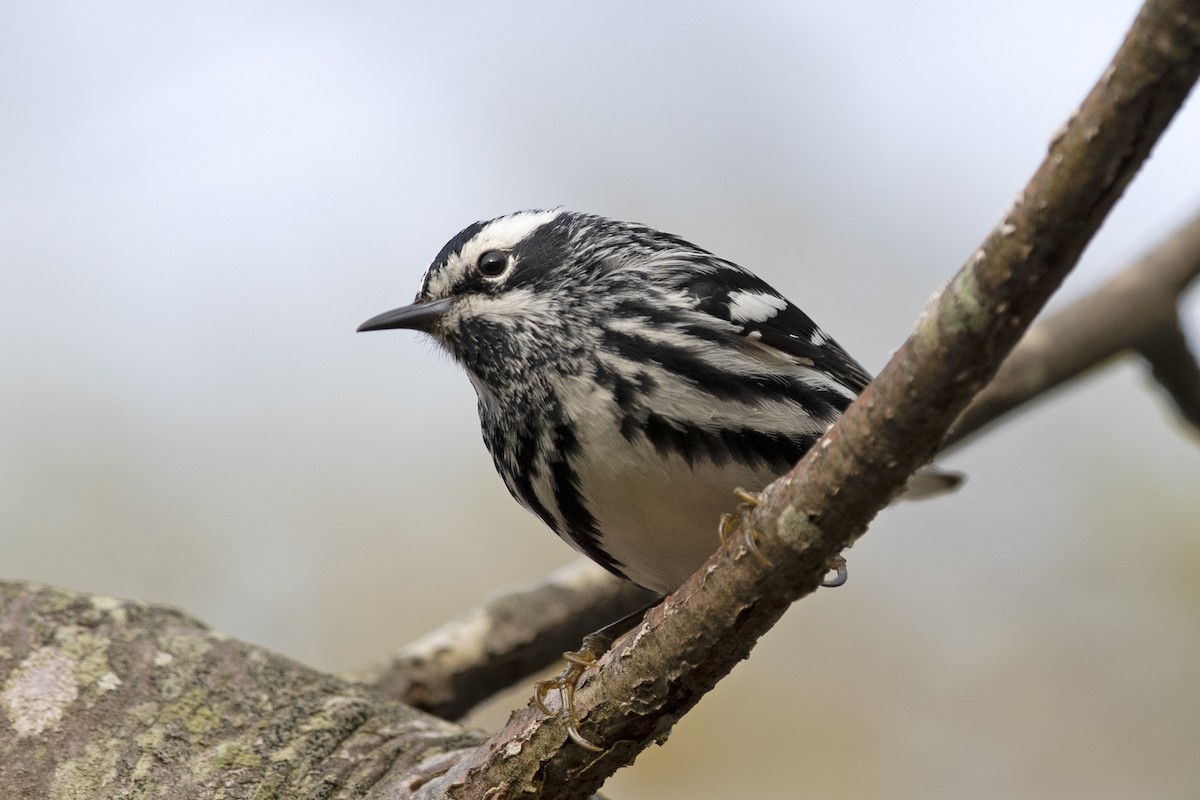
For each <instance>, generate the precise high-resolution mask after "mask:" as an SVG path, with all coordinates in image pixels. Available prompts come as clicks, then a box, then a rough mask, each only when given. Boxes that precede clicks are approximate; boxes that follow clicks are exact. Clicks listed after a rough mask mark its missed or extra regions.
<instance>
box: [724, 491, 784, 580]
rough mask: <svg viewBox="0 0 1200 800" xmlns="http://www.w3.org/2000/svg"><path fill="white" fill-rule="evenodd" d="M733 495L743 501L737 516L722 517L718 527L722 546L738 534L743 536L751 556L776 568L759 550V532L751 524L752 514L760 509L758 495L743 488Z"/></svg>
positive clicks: (766, 565) (744, 543) (743, 541)
mask: <svg viewBox="0 0 1200 800" xmlns="http://www.w3.org/2000/svg"><path fill="white" fill-rule="evenodd" d="M733 495H734V497H736V498H737V499H738V500H741V501H742V505H741V508H739V509H738V510H737V513H735V514H722V515H721V521H720V523H719V524H718V525H717V536H719V537H720V538H721V544H722V545H726V544H728V543H729V541H730V539H732V538H733V536H734V535H735V534H738V535H740V536H741V539H742V545H743V546H744V547H745V548H746V550H747V551H749V553H750V555H752V556H754V557H755V558H757V559H758V560H759V561H760V562H762V564H763V566H765V567H771V566H774V563H773V562H772V561H771V559H769V558H767V556H766V554H765V553H763V551H762V550H761V549H759V546H758V531H757V530H756V529H755V528H754V526H753V525H751V524H750V512H751V511H753V510H754V509H755V508H757V507H758V503H759V499H758V495H757V494H755V493H754V492H750V491H747V490H745V489H743V488H741V487H738V488H737V489H734V490H733Z"/></svg>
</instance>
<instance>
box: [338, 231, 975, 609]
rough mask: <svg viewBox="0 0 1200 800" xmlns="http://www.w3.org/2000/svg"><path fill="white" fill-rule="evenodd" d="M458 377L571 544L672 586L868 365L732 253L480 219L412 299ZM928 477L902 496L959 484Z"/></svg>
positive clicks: (530, 494) (795, 456)
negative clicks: (745, 494)
mask: <svg viewBox="0 0 1200 800" xmlns="http://www.w3.org/2000/svg"><path fill="white" fill-rule="evenodd" d="M385 328H411V329H415V330H418V331H423V332H425V333H427V334H429V335H431V336H432V337H433V338H434V339H435V340H436V341H437V342H438V343H439V344H440V345H442V346H443V347H444V348H445V349H446V350H447V351H449V353H450V354H451V355H452V356H453V357H454V359H455V360H456V361H458V362H459V363H460V364H462V366H463V367H464V368H465V369H466V371H467V375H468V376H469V377H470V379H471V383H473V384H474V386H475V391H476V393H477V394H478V396H479V419H480V422H481V423H482V426H483V439H484V442H485V443H486V444H487V448H488V450H489V451H490V452H491V454H492V459H493V461H494V462H495V465H496V470H497V472H499V473H500V476H501V477H502V478H503V479H504V482H505V484H506V485H507V486H508V490H509V491H510V492H511V493H512V495H513V497H515V498H516V499H517V500H518V501H519V502H520V503H521V504H522V505H524V506H525V507H526V508H528V509H529V510H530V511H532V512H533V513H534V514H536V515H537V516H538V517H540V518H541V519H542V521H543V522H545V523H546V524H547V525H549V526H550V527H551V528H552V529H553V530H554V531H555V532H556V533H557V534H558V535H559V536H561V537H562V538H563V539H565V540H566V541H567V542H569V543H570V544H571V545H572V546H574V547H575V548H576V549H577V550H579V551H581V552H582V553H584V554H585V555H587V556H588V557H589V558H591V559H593V560H594V561H596V562H598V563H599V564H601V565H603V566H604V567H605V568H607V569H608V570H610V571H611V572H613V573H615V574H617V575H619V576H621V577H623V578H627V579H629V580H631V581H633V582H635V583H637V584H640V585H641V586H644V587H646V588H648V589H652V590H654V591H655V592H658V593H660V594H665V593H667V592H670V591H672V590H674V589H675V588H677V587H678V586H679V585H680V584H681V583H683V581H684V580H685V579H686V578H687V577H688V576H689V575H691V574H692V573H693V572H695V571H696V570H697V569H698V568H699V567H700V565H701V564H703V563H704V562H705V560H707V558H708V557H709V556H710V555H712V553H713V552H714V551H715V550H716V549H717V544H718V542H717V537H716V535H715V534H714V526H715V524H716V522H717V520H718V519H719V517H720V516H721V513H722V512H723V511H726V510H728V508H729V506H730V505H731V496H732V495H731V493H732V492H733V491H734V489H735V488H738V487H745V488H746V489H748V490H750V491H754V492H756V491H758V490H760V489H762V488H763V487H765V486H766V485H767V484H768V483H770V482H771V481H773V480H774V479H775V478H777V477H779V476H780V475H782V474H783V473H784V472H786V471H787V470H788V469H790V468H791V467H792V466H793V465H794V464H795V463H796V462H797V461H798V460H799V459H800V457H801V456H802V455H803V454H804V452H805V451H806V450H807V449H808V448H809V447H810V446H812V444H813V443H814V442H815V441H816V440H817V439H818V438H819V437H820V436H821V435H822V434H823V433H824V432H825V430H826V429H827V428H828V427H829V426H830V425H832V424H833V422H834V421H835V420H836V419H837V417H838V415H839V414H841V412H842V411H843V410H844V409H845V408H846V407H847V406H848V405H849V404H850V402H851V401H852V400H853V399H854V398H855V397H856V396H857V395H858V393H859V392H860V391H862V389H863V388H864V387H865V386H866V385H867V383H868V382H869V381H870V380H871V376H870V375H869V374H868V373H867V372H866V370H864V369H863V368H862V367H861V366H860V365H859V364H858V362H856V361H855V360H854V359H853V358H851V357H850V356H849V355H848V354H847V353H846V351H845V350H843V349H842V348H841V347H840V346H839V345H838V344H837V342H835V341H834V340H833V339H831V338H830V337H829V336H828V335H827V334H825V332H824V331H822V330H821V329H820V328H818V327H817V326H816V324H815V323H814V322H813V321H812V320H811V319H810V318H809V317H808V315H806V314H805V313H804V312H803V311H801V310H800V309H799V308H797V307H796V306H795V305H793V304H792V303H790V302H789V301H788V300H787V299H786V298H784V297H783V296H782V295H780V294H779V292H777V291H775V290H774V289H772V288H771V287H770V286H769V285H768V284H767V283H765V282H764V281H763V280H762V279H760V278H758V277H757V276H755V275H754V274H753V273H751V272H750V271H748V270H746V269H743V268H742V267H740V266H738V265H737V264H734V263H731V262H729V261H726V260H724V259H721V258H718V257H717V256H714V255H713V254H712V253H709V252H708V251H706V250H702V249H701V248H699V247H696V246H695V245H693V244H691V243H689V242H686V241H684V240H683V239H680V238H679V237H676V236H672V235H670V234H667V233H662V232H661V231H657V230H654V229H652V228H648V227H645V226H642V225H636V224H632V223H627V222H617V221H614V220H610V219H606V218H604V217H598V216H594V215H591V214H580V213H574V212H569V211H563V210H553V211H522V212H518V213H515V214H510V215H508V216H505V217H499V218H497V219H494V220H491V221H488V222H477V223H475V224H473V225H470V226H468V227H467V228H465V229H464V230H462V231H461V232H460V233H459V234H458V235H457V236H455V237H454V238H453V239H451V240H450V241H449V242H447V243H446V245H445V247H443V248H442V251H441V252H440V253H438V255H437V258H435V259H434V261H433V264H432V265H431V266H430V268H429V271H428V272H427V273H426V275H425V280H424V283H423V284H422V286H421V291H420V292H419V293H418V294H417V297H416V301H415V302H414V303H413V304H412V305H408V306H404V307H403V308H398V309H395V310H393V311H388V312H386V313H384V314H380V315H379V316H376V317H373V318H372V319H370V320H368V321H366V322H364V323H363V324H362V325H361V326H360V327H359V330H360V331H369V330H380V329H385ZM958 481H959V476H957V475H952V474H949V473H944V472H940V471H938V470H936V469H934V468H926V469H924V470H922V471H920V472H918V473H917V475H915V476H914V477H913V480H912V481H911V482H910V484H909V492H908V494H909V495H910V496H914V495H918V494H930V493H935V492H937V491H940V490H945V489H949V488H951V487H953V486H954V485H955V484H956V483H957V482H958Z"/></svg>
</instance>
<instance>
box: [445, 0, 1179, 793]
mask: <svg viewBox="0 0 1200 800" xmlns="http://www.w3.org/2000/svg"><path fill="white" fill-rule="evenodd" d="M1198 73H1200V8H1197V5H1196V3H1195V2H1194V0H1193V1H1190V2H1189V1H1188V0H1149V2H1147V3H1146V5H1144V6H1143V8H1142V9H1141V11H1140V12H1139V14H1138V17H1137V19H1136V20H1135V21H1134V23H1133V26H1132V28H1131V29H1130V32H1129V34H1128V35H1127V37H1126V39H1125V42H1124V43H1123V44H1122V46H1121V48H1120V50H1119V51H1118V52H1117V54H1116V56H1115V57H1114V60H1113V62H1112V64H1111V65H1110V66H1109V68H1108V69H1107V70H1106V71H1105V72H1104V74H1103V76H1102V77H1101V79H1100V81H1099V82H1098V83H1097V84H1096V86H1095V87H1094V88H1093V89H1092V91H1091V92H1090V93H1089V95H1088V96H1087V98H1086V99H1085V100H1084V102H1083V104H1082V105H1081V107H1080V108H1079V110H1078V111H1077V112H1076V114H1075V115H1074V116H1073V117H1072V118H1071V119H1070V121H1069V122H1068V123H1067V125H1066V126H1065V128H1064V129H1063V130H1062V131H1061V132H1060V134H1059V135H1057V136H1056V138H1055V140H1054V141H1053V142H1052V143H1051V146H1050V151H1049V153H1048V155H1047V157H1046V159H1045V161H1044V162H1043V163H1042V165H1041V166H1040V167H1039V169H1038V170H1037V172H1036V173H1035V174H1034V176H1033V178H1032V179H1031V180H1030V182H1029V184H1028V185H1027V186H1026V188H1025V190H1024V191H1023V192H1022V194H1021V195H1020V196H1019V197H1018V199H1017V201H1016V202H1015V203H1014V204H1013V206H1012V208H1011V209H1010V210H1009V211H1008V213H1007V214H1006V215H1005V217H1004V219H1003V221H1002V222H1001V223H1000V225H999V226H997V228H996V229H995V230H994V231H992V233H991V234H990V235H989V236H988V238H987V239H986V240H985V242H984V244H983V245H982V247H981V248H980V249H979V250H978V251H977V252H976V253H975V254H974V255H973V256H972V257H971V258H970V259H969V260H968V262H967V264H966V266H964V267H963V268H962V270H960V272H959V273H958V274H957V275H956V276H955V278H954V279H953V280H952V281H951V282H950V283H949V284H948V285H947V286H946V287H945V289H944V290H942V291H941V292H939V293H938V294H937V295H935V296H934V297H933V298H932V300H931V301H930V302H929V304H928V305H927V307H926V309H925V312H924V314H923V315H922V317H921V319H920V321H919V322H918V326H917V329H916V330H915V331H914V333H913V334H912V336H910V337H909V339H908V341H907V342H905V344H904V345H903V346H902V347H901V348H900V350H899V351H898V352H897V353H896V355H895V356H894V357H893V358H892V360H891V361H890V362H889V363H888V365H887V366H886V367H885V368H884V370H883V372H882V373H881V374H880V375H879V377H878V378H877V379H876V380H875V381H874V382H873V383H872V384H871V385H870V386H869V387H867V389H866V391H865V392H864V393H863V395H862V396H861V397H860V398H859V399H858V400H857V401H856V402H855V403H854V404H852V406H851V407H850V408H849V409H848V410H847V412H846V414H845V415H844V416H843V417H842V418H841V420H839V422H838V423H837V424H836V425H835V426H834V427H833V428H832V429H831V430H830V431H829V432H828V433H827V434H826V436H825V437H824V438H823V439H822V440H821V441H820V442H819V443H818V444H817V446H815V447H813V448H812V450H810V451H809V453H808V454H807V455H806V456H805V458H804V459H803V461H801V463H800V464H799V465H798V466H797V468H796V469H795V470H793V471H792V472H791V473H789V474H788V475H786V476H784V477H783V478H782V479H780V480H779V481H777V482H776V483H774V484H772V485H771V486H770V487H768V489H767V490H766V491H765V492H764V494H763V501H762V504H761V505H760V506H759V507H758V508H757V509H756V510H755V511H754V512H753V513H752V514H751V515H750V517H749V520H748V522H749V524H750V525H752V526H753V527H754V528H755V529H756V530H757V531H759V533H760V542H759V546H760V547H761V549H762V550H763V552H764V553H765V554H766V555H767V557H768V558H770V559H771V560H772V561H773V562H774V564H775V566H774V567H773V568H769V569H764V568H763V566H762V565H761V564H760V563H759V562H758V561H757V560H755V559H754V558H748V557H747V555H746V549H745V548H744V547H728V548H723V549H722V550H721V551H719V552H718V553H717V554H716V555H714V556H713V558H712V559H710V560H709V562H708V564H707V565H706V566H705V567H704V568H702V570H701V571H700V572H699V573H697V574H696V575H694V576H693V577H692V578H691V579H689V580H688V581H687V582H686V583H685V584H684V585H683V586H682V587H681V588H680V589H679V590H678V591H677V592H675V593H674V594H673V595H671V596H670V597H668V598H667V599H666V600H665V601H664V602H663V603H662V604H661V605H660V606H658V607H657V608H656V609H654V610H652V611H651V612H650V613H649V614H648V615H647V618H646V620H645V622H644V623H643V624H642V626H641V628H640V629H639V630H638V631H637V632H636V633H635V635H633V636H631V637H629V638H628V639H627V640H625V641H623V642H621V643H620V644H619V646H618V647H617V648H616V649H614V650H613V651H611V652H610V653H609V654H608V655H607V656H606V657H605V658H604V659H603V661H602V662H601V665H600V666H601V669H600V670H599V671H597V672H595V673H594V674H593V680H592V681H591V683H590V684H587V685H585V686H584V687H583V690H582V691H581V692H580V693H579V695H578V697H577V705H576V711H577V712H578V713H579V715H580V720H581V725H580V727H581V730H582V731H583V734H584V735H585V736H587V737H588V738H589V739H591V740H592V741H593V742H599V743H602V744H604V745H606V746H607V748H608V749H607V750H605V751H604V752H603V753H601V754H600V755H599V756H596V755H595V754H593V753H589V752H587V751H585V750H583V748H579V747H577V746H575V745H573V744H570V743H568V742H567V732H566V725H565V724H564V723H563V721H562V720H561V719H560V718H550V719H546V718H543V717H542V715H541V714H540V713H539V712H538V711H537V709H536V708H534V707H532V706H531V707H530V708H527V709H526V710H525V711H524V712H523V713H519V714H514V716H513V717H512V718H511V719H510V721H509V723H508V724H507V725H506V726H505V727H504V729H503V730H501V731H500V732H498V733H497V734H496V735H495V736H493V737H492V738H491V739H490V740H489V742H488V743H487V744H486V745H485V746H483V747H481V748H479V749H478V750H476V751H474V752H473V753H471V754H470V755H469V756H468V757H466V758H464V759H463V760H462V761H461V762H460V763H459V764H457V765H456V766H455V767H454V768H453V769H451V770H450V772H448V773H447V774H446V775H445V776H442V777H441V778H439V779H437V780H435V781H432V782H430V783H429V784H427V785H426V786H425V787H424V789H423V792H424V793H425V796H439V795H443V794H449V795H450V796H461V797H479V796H483V795H484V794H485V793H486V794H487V795H488V796H490V797H493V798H501V797H528V796H534V795H535V794H537V795H543V794H548V795H553V796H562V797H583V796H586V795H588V794H589V793H591V792H592V791H594V790H595V789H596V788H598V787H599V786H600V784H601V783H603V781H604V780H605V779H606V778H607V777H608V776H609V775H611V774H612V773H613V772H614V771H615V770H616V769H618V768H620V767H621V766H623V765H625V764H627V763H630V762H631V761H632V760H633V758H634V757H635V756H636V755H637V754H638V753H639V752H640V751H641V750H643V749H644V748H645V747H647V746H648V745H649V744H650V743H651V742H653V741H655V740H658V739H661V738H662V737H664V736H665V735H666V734H667V732H668V731H669V730H670V728H671V726H672V725H673V724H674V722H675V721H676V720H677V719H678V718H679V717H680V716H681V715H682V714H684V713H685V712H686V711H687V710H688V709H690V708H691V707H692V706H693V705H694V704H695V703H696V702H697V701H698V700H699V698H700V697H701V696H703V694H704V693H706V692H707V691H709V690H710V689H711V688H712V687H713V686H714V685H715V683H716V682H717V681H718V680H719V679H720V678H721V677H723V676H724V675H725V674H727V673H728V672H729V670H730V669H732V668H733V666H734V665H735V664H736V663H737V662H738V661H739V660H741V659H742V658H745V657H746V655H747V654H748V653H749V651H750V649H751V647H752V646H753V644H754V642H755V641H756V640H757V639H758V638H759V636H761V635H762V634H763V633H764V632H766V630H768V629H769V628H770V627H771V626H772V625H773V624H774V623H775V622H776V621H777V620H778V619H779V617H780V616H781V615H782V614H783V612H784V611H785V610H786V609H787V607H788V606H789V605H790V604H791V603H792V602H794V601H795V600H796V599H798V598H799V597H801V596H803V595H805V594H808V593H809V592H811V591H813V590H814V589H815V588H816V587H817V585H818V584H819V582H820V580H821V576H822V575H823V574H824V572H825V569H826V568H827V566H828V565H829V563H830V560H831V559H832V558H833V557H834V556H836V555H837V553H838V552H839V551H841V550H842V549H843V548H844V547H846V546H848V545H849V544H851V543H852V542H853V541H854V540H855V539H856V538H857V537H858V536H859V535H861V534H862V532H863V531H864V530H865V529H866V526H867V525H868V524H869V523H870V521H871V520H872V519H873V518H874V516H875V514H876V513H878V511H879V510H880V509H881V508H883V507H884V506H885V505H886V504H887V502H888V501H889V500H890V499H892V498H893V497H895V496H896V495H897V494H898V493H899V492H900V491H901V490H902V488H903V486H904V484H905V482H906V480H907V478H908V476H909V475H911V474H912V472H913V471H914V470H915V469H917V468H918V467H919V466H920V465H921V464H923V463H926V462H927V461H928V460H929V459H930V458H931V457H932V456H933V454H934V453H935V452H936V451H937V449H938V447H939V446H940V444H941V442H942V440H943V439H944V437H945V435H946V433H947V431H948V430H949V428H950V426H951V424H952V423H953V422H954V420H955V418H956V417H957V416H958V414H959V413H960V412H961V411H962V410H963V409H964V408H965V407H966V405H967V403H968V402H969V401H970V399H971V398H972V396H973V395H974V394H976V393H977V392H978V391H979V390H980V389H981V388H982V387H983V386H984V385H985V384H986V383H987V382H988V380H989V379H990V378H991V377H992V376H993V375H994V374H995V372H996V370H997V369H998V368H999V366H1000V363H1001V361H1002V360H1003V358H1004V357H1005V355H1007V353H1008V351H1009V350H1010V349H1011V348H1012V347H1013V346H1014V345H1015V344H1016V342H1017V340H1018V339H1019V338H1020V336H1021V334H1022V332H1023V331H1024V330H1025V329H1026V328H1027V327H1028V325H1029V324H1030V321H1031V320H1032V319H1033V317H1034V316H1035V315H1036V314H1037V312H1038V311H1039V310H1040V309H1041V308H1042V306H1043V305H1044V304H1045V302H1046V301H1047V300H1048V299H1049V297H1050V295H1051V293H1052V292H1053V291H1054V290H1055V289H1056V288H1057V287H1058V286H1059V284H1060V283H1061V282H1062V280H1063V279H1064V278H1065V277H1066V275H1067V273H1068V272H1069V271H1070V269H1071V268H1072V267H1073V266H1074V265H1075V263H1076V261H1077V260H1078V258H1079V256H1080V254H1081V253H1082V251H1083V249H1084V247H1085V246H1086V245H1087V243H1088V241H1089V240H1090V239H1091V237H1092V236H1093V235H1094V233H1095V231H1096V229H1097V228H1098V227H1099V225H1100V223H1101V222H1102V221H1103V219H1104V217H1105V216H1106V215H1107V213H1108V212H1109V210H1110V209H1111V208H1112V206H1113V205H1114V204H1115V203H1116V201H1117V199H1118V198H1119V197H1120V195H1121V193H1122V192H1123V191H1124V189H1125V187H1126V186H1127V185H1128V183H1129V181H1130V180H1131V179H1132V178H1133V176H1134V174H1135V173H1136V171H1137V169H1138V168H1139V167H1140V165H1141V163H1142V162H1143V161H1144V160H1145V158H1146V157H1147V155H1148V154H1149V152H1150V149H1151V147H1152V146H1153V144H1154V143H1155V142H1156V141H1157V140H1158V137H1159V136H1160V135H1161V134H1162V132H1163V131H1164V130H1165V129H1166V126H1167V124H1168V123H1169V122H1170V120H1171V118H1172V117H1173V115H1174V114H1175V112H1176V111H1177V110H1178V108H1179V107H1180V105H1181V104H1182V103H1183V101H1184V99H1185V98H1186V96H1187V94H1188V92H1189V90H1190V89H1191V87H1192V85H1193V84H1194V82H1195V80H1196V77H1197V74H1198Z"/></svg>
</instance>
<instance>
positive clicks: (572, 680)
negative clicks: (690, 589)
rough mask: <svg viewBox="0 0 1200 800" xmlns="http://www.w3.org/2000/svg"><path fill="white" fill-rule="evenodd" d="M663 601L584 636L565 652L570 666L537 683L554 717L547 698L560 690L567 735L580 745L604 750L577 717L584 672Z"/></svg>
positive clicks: (540, 700)
mask: <svg viewBox="0 0 1200 800" xmlns="http://www.w3.org/2000/svg"><path fill="white" fill-rule="evenodd" d="M661 600H662V597H657V598H655V599H654V601H653V602H652V603H649V604H648V605H646V606H644V607H643V608H640V609H638V610H637V611H635V612H633V613H632V614H628V615H626V616H624V617H621V618H620V619H619V620H617V621H616V622H613V623H611V624H609V625H605V626H604V627H603V628H601V629H600V630H598V631H596V632H595V633H589V634H588V635H587V636H585V637H583V644H582V645H581V646H580V648H579V649H578V650H575V651H573V652H570V653H563V658H564V659H566V661H567V666H566V668H565V669H563V671H562V672H560V673H559V674H558V675H557V676H555V677H553V678H550V679H548V680H544V681H538V682H537V683H535V684H534V685H533V702H535V703H537V707H538V708H540V709H541V710H542V713H543V714H545V715H546V716H554V712H553V711H551V710H550V707H549V706H547V705H546V698H547V697H548V696H549V695H550V693H551V692H555V691H557V692H558V697H559V702H560V703H561V706H562V707H561V708H560V709H559V711H558V715H559V716H560V717H562V718H563V721H564V722H566V724H567V735H568V736H570V737H571V741H573V742H575V744H577V745H579V746H580V747H583V748H586V749H588V750H591V751H593V752H596V753H599V752H601V751H602V750H603V749H604V748H602V747H598V746H597V745H594V744H592V743H591V742H589V741H588V740H587V739H585V738H584V737H583V734H581V733H580V732H579V718H578V717H576V716H575V689H576V688H578V686H579V680H580V678H582V677H583V673H584V672H586V671H587V670H588V669H589V668H591V667H594V666H596V662H598V661H599V660H600V657H601V656H603V655H604V654H605V653H607V652H608V651H609V650H610V649H611V648H612V644H613V642H614V641H616V640H617V637H619V636H621V635H622V634H624V633H627V632H629V631H631V630H633V627H634V626H635V625H637V624H638V623H639V622H641V621H642V617H644V616H645V615H646V612H647V611H649V610H650V609H651V608H653V607H654V606H656V605H657V604H658V603H659V601H661Z"/></svg>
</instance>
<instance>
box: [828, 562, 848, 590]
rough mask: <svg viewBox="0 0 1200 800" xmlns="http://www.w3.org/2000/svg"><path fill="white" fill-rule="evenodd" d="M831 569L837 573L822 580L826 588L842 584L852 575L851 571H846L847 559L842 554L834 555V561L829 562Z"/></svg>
mask: <svg viewBox="0 0 1200 800" xmlns="http://www.w3.org/2000/svg"><path fill="white" fill-rule="evenodd" d="M829 569H830V570H832V571H836V572H837V574H836V575H834V576H833V577H832V578H826V579H825V580H823V581H821V585H822V586H824V587H825V588H826V589H832V588H834V587H835V586H841V585H842V584H843V583H845V582H846V579H847V578H849V577H850V573H849V572H847V571H846V559H844V558H842V557H841V556H834V557H833V561H832V562H830V564H829Z"/></svg>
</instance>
